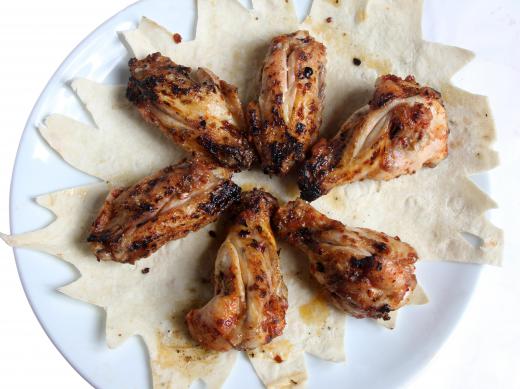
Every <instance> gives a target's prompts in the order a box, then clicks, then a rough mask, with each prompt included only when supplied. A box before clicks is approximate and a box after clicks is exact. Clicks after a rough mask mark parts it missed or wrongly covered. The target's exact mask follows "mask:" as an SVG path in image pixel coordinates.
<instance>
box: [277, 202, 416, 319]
mask: <svg viewBox="0 0 520 389" xmlns="http://www.w3.org/2000/svg"><path fill="white" fill-rule="evenodd" d="M273 223H274V224H273V225H274V228H275V231H276V232H277V233H278V234H279V236H280V237H282V238H283V239H285V240H286V241H288V242H289V243H290V244H292V245H294V246H295V247H297V248H298V249H300V250H301V251H303V252H304V253H305V254H307V256H308V257H309V259H310V272H311V274H312V276H313V277H314V278H315V279H316V281H318V283H319V284H320V285H321V286H322V287H323V289H324V290H325V291H326V293H327V295H328V297H329V299H330V301H331V302H332V303H333V304H334V305H335V306H336V307H338V308H339V309H341V310H343V311H345V312H348V313H350V314H351V315H353V316H355V317H358V318H363V317H372V318H383V319H389V315H388V313H389V312H390V311H393V310H396V309H398V308H399V307H401V306H403V305H404V304H406V303H407V301H408V297H409V296H410V294H411V292H412V291H413V290H414V289H415V286H416V283H417V281H416V278H415V274H414V272H415V266H414V263H415V261H416V260H417V253H416V252H415V250H414V249H413V248H412V247H411V246H410V245H408V244H406V243H404V242H401V241H400V240H399V238H398V237H395V238H392V237H390V236H388V235H385V234H383V233H381V232H376V231H373V230H369V229H366V228H348V227H346V226H344V225H343V224H342V223H340V222H338V221H336V220H332V219H329V218H328V217H326V216H325V215H323V214H321V213H320V212H318V211H317V210H315V209H314V208H313V207H312V206H310V205H309V204H308V203H306V202H305V201H303V200H300V199H298V200H296V201H291V202H289V203H288V204H287V205H286V206H284V207H282V208H280V209H279V210H278V212H277V214H276V215H275V217H274V222H273Z"/></svg>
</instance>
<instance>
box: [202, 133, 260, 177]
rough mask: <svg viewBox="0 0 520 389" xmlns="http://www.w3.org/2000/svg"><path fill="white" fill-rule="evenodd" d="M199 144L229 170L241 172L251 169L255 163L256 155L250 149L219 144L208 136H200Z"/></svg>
mask: <svg viewBox="0 0 520 389" xmlns="http://www.w3.org/2000/svg"><path fill="white" fill-rule="evenodd" d="M197 142H198V143H199V144H200V145H201V146H202V147H203V148H204V149H205V150H206V151H207V152H208V153H209V154H211V156H213V158H215V159H216V160H217V161H219V162H220V163H222V164H223V165H225V166H227V167H229V168H232V169H239V170H243V169H249V167H250V166H251V164H252V163H253V159H254V154H253V150H252V149H251V148H250V147H237V146H230V145H226V144H219V143H217V142H215V141H214V140H213V139H212V138H211V137H209V136H207V135H201V136H199V137H198V138H197Z"/></svg>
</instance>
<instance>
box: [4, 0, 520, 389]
mask: <svg viewBox="0 0 520 389" xmlns="http://www.w3.org/2000/svg"><path fill="white" fill-rule="evenodd" d="M172 1H173V0H172ZM130 3H131V2H130V1H128V0H110V1H99V0H91V1H89V2H85V1H70V0H46V1H35V0H31V1H28V0H26V1H9V2H7V1H3V2H1V3H0V15H1V16H2V21H1V22H0V69H1V71H0V85H1V89H0V113H1V116H0V117H1V120H2V121H1V126H0V127H1V138H0V139H1V140H0V231H4V232H5V231H9V206H8V205H9V185H10V177H11V171H12V167H13V163H14V158H15V155H16V149H17V145H18V141H19V138H20V135H21V132H22V129H23V127H24V125H25V120H26V119H27V116H28V115H29V112H30V110H31V108H32V106H33V104H34V102H35V101H36V99H37V97H38V95H39V93H40V92H41V90H42V89H43V87H44V86H45V83H46V82H47V80H48V79H49V78H50V76H51V75H52V73H53V72H54V70H55V69H56V68H57V67H58V65H59V64H60V63H61V61H62V60H63V59H64V58H65V56H66V55H67V54H68V53H69V52H70V51H71V50H72V49H73V47H74V46H75V45H76V44H77V43H79V41H80V40H81V39H83V38H84V37H85V36H86V35H87V34H88V33H89V32H90V31H92V30H93V29H94V28H95V27H97V25H99V24H100V23H101V22H103V21H104V20H105V19H107V18H108V17H110V16H111V15H113V14H114V13H115V12H117V11H118V10H120V9H122V8H123V7H125V6H126V5H129V4H130ZM432 20H435V24H433V23H432ZM423 23H424V25H425V27H424V31H425V32H427V34H426V35H425V38H426V39H429V40H435V41H438V42H442V43H446V44H450V45H455V46H460V47H465V48H468V49H470V50H472V51H474V52H475V53H476V54H477V58H476V60H475V61H474V62H473V63H472V64H470V65H469V66H468V67H467V68H465V69H464V70H463V71H462V72H461V73H459V74H458V75H457V76H456V77H455V79H454V81H455V83H456V84H457V85H458V86H461V87H464V88H466V89H468V90H470V91H472V92H475V93H479V94H485V95H487V96H489V97H490V101H491V105H492V109H493V114H494V117H495V120H496V124H497V129H498V141H497V143H496V148H497V150H499V152H500V154H501V160H502V164H501V166H500V167H499V168H497V169H495V170H493V171H492V173H491V186H492V188H493V196H494V198H495V200H496V201H497V202H498V203H499V205H500V208H499V209H498V210H495V211H492V212H490V216H491V217H492V218H493V220H494V221H495V222H496V223H497V224H498V225H499V226H501V227H502V228H503V229H504V230H505V233H506V245H505V251H504V266H503V267H502V268H495V267H488V266H486V267H485V269H484V271H483V272H482V276H481V278H480V280H479V282H478V286H477V289H476V292H475V294H474V297H473V299H472V300H471V302H470V304H469V306H468V308H467V310H466V312H465V314H464V316H463V318H462V320H461V321H460V323H459V325H458V326H457V327H456V329H455V330H454V332H453V333H452V334H451V336H450V337H449V338H448V339H447V341H446V343H445V344H444V345H443V347H442V348H441V350H440V351H439V353H438V354H437V355H436V356H435V357H434V358H433V360H432V361H431V362H430V364H429V365H428V366H427V367H426V368H424V369H423V370H421V371H420V372H418V373H417V375H416V376H415V377H414V378H413V379H412V380H411V381H410V382H409V383H408V384H407V385H406V387H407V388H432V389H433V388H435V389H438V388H448V389H450V388H454V389H455V388H473V389H479V388H520V357H519V353H520V310H519V309H518V307H519V303H518V298H520V259H519V258H518V255H517V254H516V253H517V252H520V237H517V236H516V235H517V234H518V228H515V227H517V226H519V224H520V223H519V220H520V196H519V189H520V173H519V171H518V170H519V169H518V167H520V108H519V106H520V98H519V97H518V95H517V94H515V92H516V88H520V49H519V47H520V1H518V0H496V1H486V0H455V1H454V0H451V1H450V0H426V1H425V15H424V18H423ZM0 258H1V259H0V260H1V261H2V270H1V271H0V307H1V309H2V311H1V313H0V387H2V388H33V387H39V388H55V389H60V388H88V387H89V385H88V384H87V383H86V382H85V381H84V380H83V379H82V378H81V377H80V376H79V375H78V374H77V373H76V372H75V371H74V370H73V369H72V367H70V366H69V365H68V363H67V362H66V361H65V359H63V358H62V356H61V355H60V354H59V352H58V351H57V350H56V349H55V348H54V346H53V345H52V343H51V342H50V341H49V339H48V338H47V337H46V335H45V333H44V332H43V330H42V328H41V327H40V325H39V323H38V321H37V320H36V318H35V317H34V315H33V313H32V311H31V309H30V306H29V304H28V303H27V300H26V298H25V295H24V293H23V290H22V287H21V284H20V282H19V279H18V274H17V272H16V267H15V264H14V260H13V255H12V251H11V249H10V248H8V247H7V246H5V245H3V244H0ZM425 336H427V334H425ZM351 357H355V356H351ZM403 363H406V361H403ZM374 373H375V374H377V372H374ZM331 389H332V388H331Z"/></svg>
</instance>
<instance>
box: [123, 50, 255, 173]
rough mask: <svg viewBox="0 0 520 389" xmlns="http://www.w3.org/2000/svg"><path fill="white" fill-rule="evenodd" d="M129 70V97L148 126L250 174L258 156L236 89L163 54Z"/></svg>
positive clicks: (133, 64) (136, 62)
mask: <svg viewBox="0 0 520 389" xmlns="http://www.w3.org/2000/svg"><path fill="white" fill-rule="evenodd" d="M129 67H130V73H131V77H130V80H129V81H128V88H127V97H128V99H129V100H130V101H131V102H132V103H133V104H135V105H136V107H137V108H138V110H139V112H140V113H141V116H142V117H143V118H144V119H145V120H146V121H148V122H150V123H152V124H154V125H156V126H158V127H159V128H160V129H161V130H162V132H163V133H164V134H165V135H166V136H167V137H169V138H170V139H171V140H173V141H174V142H175V143H178V144H179V145H181V146H182V147H184V148H185V149H186V150H188V151H192V152H196V153H201V154H204V155H207V156H210V157H212V158H214V159H215V160H216V161H218V162H219V163H220V164H221V165H222V166H226V167H229V168H232V169H235V170H242V169H249V167H250V166H251V164H252V163H253V161H254V159H255V154H254V150H253V148H252V146H251V145H250V144H249V142H248V141H247V139H246V124H245V120H244V113H243V109H242V105H241V103H240V100H239V99H238V93H237V88H236V87H234V86H233V85H231V84H228V83H227V82H225V81H223V80H220V79H219V78H218V77H217V76H216V75H215V74H213V73H212V72H211V71H209V70H208V69H204V68H199V69H198V70H197V71H196V72H192V71H191V69H190V68H188V67H185V66H181V65H177V64H176V63H175V62H173V61H171V60H170V59H169V58H167V57H164V56H162V55H161V54H160V53H155V54H151V55H149V56H147V57H146V58H144V59H142V60H137V59H136V58H132V59H131V60H130V62H129Z"/></svg>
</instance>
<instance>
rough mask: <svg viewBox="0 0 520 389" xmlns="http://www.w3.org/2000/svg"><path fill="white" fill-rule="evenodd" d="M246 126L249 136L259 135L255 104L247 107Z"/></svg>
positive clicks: (258, 120) (258, 121)
mask: <svg viewBox="0 0 520 389" xmlns="http://www.w3.org/2000/svg"><path fill="white" fill-rule="evenodd" d="M247 124H248V126H249V132H250V134H251V135H253V136H256V135H258V134H260V118H259V117H258V110H257V107H256V104H255V103H250V104H249V105H248V107H247Z"/></svg>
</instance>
